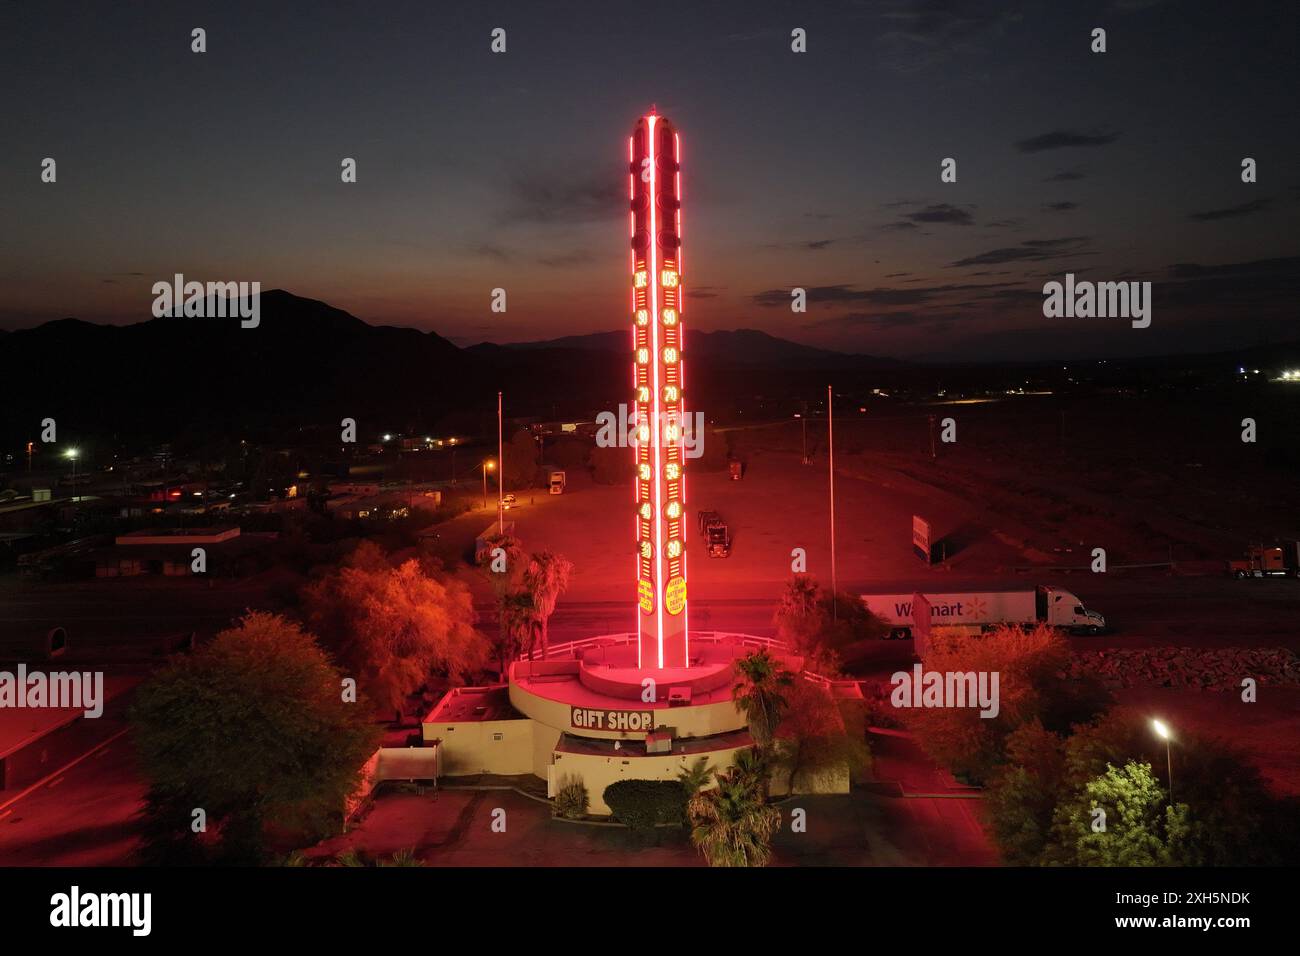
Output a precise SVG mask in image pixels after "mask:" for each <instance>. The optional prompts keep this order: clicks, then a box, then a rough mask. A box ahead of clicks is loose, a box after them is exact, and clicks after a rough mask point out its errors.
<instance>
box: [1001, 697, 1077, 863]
mask: <svg viewBox="0 0 1300 956" xmlns="http://www.w3.org/2000/svg"><path fill="white" fill-rule="evenodd" d="M1064 749H1065V743H1064V741H1063V740H1062V739H1061V738H1060V737H1058V736H1057V735H1056V734H1054V733H1052V732H1051V731H1049V730H1046V729H1044V728H1043V725H1042V724H1041V723H1039V722H1038V720H1036V719H1035V720H1031V721H1029V722H1027V723H1024V724H1021V725H1020V726H1019V727H1017V728H1016V729H1015V730H1013V731H1011V733H1010V734H1008V735H1007V738H1006V745H1005V758H1006V759H1005V762H1004V763H1003V764H1002V765H1001V766H1000V767H999V768H998V770H997V772H996V773H995V774H994V775H993V779H992V781H991V782H990V784H989V788H988V793H987V799H986V801H985V806H987V807H988V814H989V826H990V829H991V831H992V836H993V839H994V842H996V843H997V845H998V849H999V850H1001V851H1002V857H1003V859H1005V860H1006V861H1007V862H1008V863H1011V864H1014V865H1016V866H1032V865H1034V864H1036V863H1038V862H1039V861H1040V859H1041V856H1042V852H1043V848H1044V847H1045V846H1046V845H1047V841H1048V839H1049V837H1050V835H1051V829H1052V816H1053V814H1054V813H1055V811H1056V801H1057V797H1058V796H1059V793H1060V789H1061V785H1062V781H1063V779H1064V776H1065V754H1064Z"/></svg>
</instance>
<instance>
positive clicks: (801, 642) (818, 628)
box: [772, 574, 889, 676]
mask: <svg viewBox="0 0 1300 956" xmlns="http://www.w3.org/2000/svg"><path fill="white" fill-rule="evenodd" d="M772 622H773V624H774V625H775V626H776V629H777V635H778V636H779V637H780V638H781V639H782V640H783V641H785V642H786V643H787V644H789V645H790V648H791V649H792V650H793V651H795V652H796V653H798V654H800V655H802V656H803V657H804V658H805V659H806V660H807V661H808V666H809V668H810V669H811V670H814V671H816V672H817V673H819V674H822V675H823V676H832V675H833V674H835V673H837V672H838V670H839V657H840V655H841V654H842V652H843V651H844V649H845V648H847V647H849V646H850V645H853V644H856V643H858V642H859V641H866V640H879V639H880V638H882V637H884V636H885V635H886V634H887V633H888V632H889V626H888V625H887V624H885V623H884V622H883V621H881V620H880V619H879V618H878V617H876V616H875V615H874V614H872V613H871V610H870V609H869V608H868V607H867V606H866V604H865V603H864V602H863V600H862V599H861V598H860V597H858V596H857V595H856V594H849V593H848V592H845V591H841V592H839V594H837V595H836V596H835V598H834V599H832V597H831V595H830V593H829V592H826V591H823V590H822V589H821V588H820V587H819V586H818V584H817V581H816V580H815V579H814V578H812V577H811V576H809V575H806V574H797V575H795V576H794V577H793V578H792V579H791V580H790V581H788V582H787V583H786V586H785V590H784V591H783V592H782V594H781V601H780V603H779V604H778V605H777V608H776V612H775V613H774V614H773V617H772Z"/></svg>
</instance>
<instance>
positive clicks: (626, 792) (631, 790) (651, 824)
mask: <svg viewBox="0 0 1300 956" xmlns="http://www.w3.org/2000/svg"><path fill="white" fill-rule="evenodd" d="M686 800H687V794H686V789H685V787H683V786H682V784H681V782H680V781H677V780H619V781H616V782H615V783H611V784H610V785H609V786H608V787H606V788H605V803H606V804H608V805H609V808H610V810H612V811H613V813H614V819H615V820H617V821H618V822H619V823H622V824H624V825H625V826H627V827H628V828H629V829H631V830H632V831H633V832H634V833H638V834H644V833H648V832H649V831H651V830H653V829H654V828H655V826H657V825H658V824H660V823H681V821H682V820H684V819H685V816H686V809H685V808H686Z"/></svg>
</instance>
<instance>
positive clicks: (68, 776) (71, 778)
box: [0, 736, 145, 866]
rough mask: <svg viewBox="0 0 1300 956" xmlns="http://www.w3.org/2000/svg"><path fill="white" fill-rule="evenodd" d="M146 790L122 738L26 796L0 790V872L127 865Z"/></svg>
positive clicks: (129, 750) (133, 845)
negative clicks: (1, 868) (5, 869)
mask: <svg viewBox="0 0 1300 956" xmlns="http://www.w3.org/2000/svg"><path fill="white" fill-rule="evenodd" d="M144 789H145V788H144V783H143V781H142V780H141V779H140V776H139V772H138V769H137V766H136V760H135V754H134V752H133V751H132V749H131V745H130V739H129V736H122V737H117V738H116V739H114V740H111V741H110V742H108V743H107V744H105V745H103V746H102V747H100V748H99V749H98V750H95V751H93V752H92V753H90V755H89V756H87V757H85V758H84V759H82V760H81V761H80V762H79V763H77V764H76V765H75V766H73V767H71V768H70V769H66V770H63V771H59V772H57V773H55V774H52V775H51V776H50V777H48V778H46V779H45V780H44V781H42V782H41V783H39V784H38V785H37V786H35V787H34V788H32V789H31V790H30V791H29V792H27V793H26V794H25V795H22V796H19V795H18V794H17V793H14V792H11V791H0V865H2V866H125V865H129V864H130V862H131V854H132V852H133V851H134V849H135V847H136V844H137V840H138V836H137V833H138V819H137V816H136V814H137V813H138V812H139V809H140V807H141V805H142V801H143V799H144ZM15 797H17V799H15Z"/></svg>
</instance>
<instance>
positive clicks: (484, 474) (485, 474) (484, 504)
mask: <svg viewBox="0 0 1300 956" xmlns="http://www.w3.org/2000/svg"><path fill="white" fill-rule="evenodd" d="M483 510H484V511H487V459H486V458H484V459H483Z"/></svg>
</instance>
